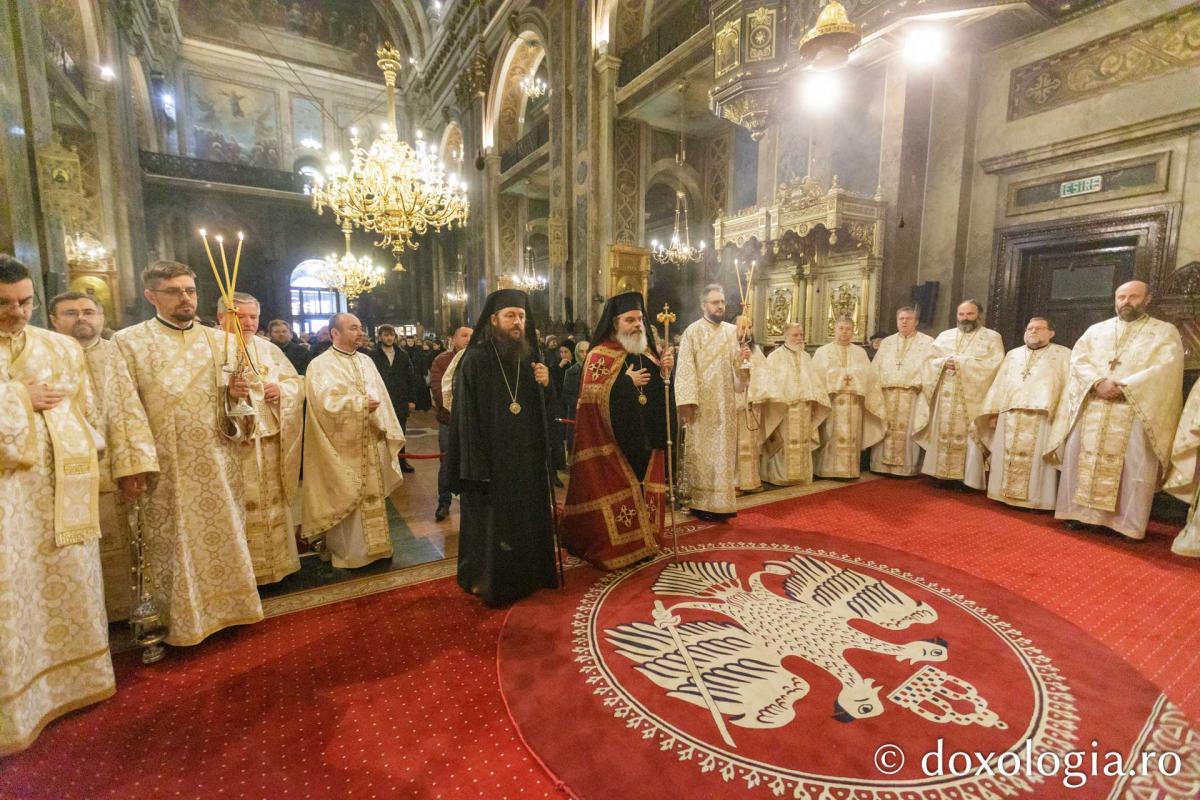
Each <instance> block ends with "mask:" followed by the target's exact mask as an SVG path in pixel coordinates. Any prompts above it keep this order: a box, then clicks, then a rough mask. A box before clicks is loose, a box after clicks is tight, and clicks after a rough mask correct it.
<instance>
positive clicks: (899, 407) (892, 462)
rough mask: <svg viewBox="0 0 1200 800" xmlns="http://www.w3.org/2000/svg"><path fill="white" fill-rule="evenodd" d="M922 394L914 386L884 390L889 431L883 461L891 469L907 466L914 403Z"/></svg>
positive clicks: (884, 444)
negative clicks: (906, 457) (909, 428)
mask: <svg viewBox="0 0 1200 800" xmlns="http://www.w3.org/2000/svg"><path fill="white" fill-rule="evenodd" d="M920 393H921V390H920V389H918V388H916V387H912V386H910V387H901V386H892V387H889V388H887V389H884V390H883V401H884V406H885V408H886V410H887V420H886V422H887V431H886V433H885V434H884V437H883V450H882V459H883V463H884V464H887V465H888V466H889V467H903V466H904V464H905V456H906V455H907V454H908V434H909V430H908V426H909V422H910V421H911V420H912V407H913V402H914V401H915V400H916V399H917V397H918V395H920Z"/></svg>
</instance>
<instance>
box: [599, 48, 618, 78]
mask: <svg viewBox="0 0 1200 800" xmlns="http://www.w3.org/2000/svg"><path fill="white" fill-rule="evenodd" d="M594 66H595V67H596V71H597V72H601V73H604V72H616V71H617V70H619V69H620V68H621V59H619V58H617V57H616V56H613V55H609V54H608V53H604V54H601V55H599V56H597V57H596V61H595V62H594Z"/></svg>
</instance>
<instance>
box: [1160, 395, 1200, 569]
mask: <svg viewBox="0 0 1200 800" xmlns="http://www.w3.org/2000/svg"><path fill="white" fill-rule="evenodd" d="M1197 454H1200V381H1197V382H1196V383H1194V384H1192V390H1191V391H1190V392H1188V397H1187V402H1186V403H1184V406H1183V414H1182V415H1180V417H1179V427H1178V428H1177V429H1176V430H1175V443H1174V444H1173V445H1172V447H1171V471H1170V473H1169V474H1168V476H1167V481H1166V483H1165V484H1164V486H1163V488H1164V489H1165V490H1166V491H1168V492H1170V493H1171V494H1173V495H1175V496H1176V497H1178V498H1179V499H1180V500H1183V501H1184V502H1185V503H1188V504H1190V505H1191V510H1190V511H1189V512H1188V517H1187V524H1186V525H1184V526H1183V530H1181V531H1180V532H1179V535H1178V536H1176V537H1175V541H1174V542H1172V543H1171V552H1172V553H1175V554H1176V555H1180V556H1190V557H1192V558H1200V522H1197V520H1196V506H1197V502H1196V501H1197V490H1198V489H1200V458H1197Z"/></svg>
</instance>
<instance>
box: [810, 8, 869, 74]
mask: <svg viewBox="0 0 1200 800" xmlns="http://www.w3.org/2000/svg"><path fill="white" fill-rule="evenodd" d="M861 41H862V31H861V30H859V27H858V26H857V25H855V24H854V23H853V22H851V21H850V18H849V17H848V16H846V9H845V8H843V7H842V4H841V3H839V2H838V1H837V0H829V2H828V3H826V4H825V8H823V9H821V14H820V16H818V17H817V22H816V24H815V25H813V26H812V28H810V29H809V31H808V32H807V33H806V34H804V37H803V38H802V39H801V40H800V57H801V58H803V59H804V60H805V61H808V62H810V63H811V64H812V66H813V68H814V69H837V68H838V67H840V66H842V65H844V64H845V63H846V59H848V58H849V57H850V51H851V50H853V49H854V48H855V47H857V46H858V43H859V42H861Z"/></svg>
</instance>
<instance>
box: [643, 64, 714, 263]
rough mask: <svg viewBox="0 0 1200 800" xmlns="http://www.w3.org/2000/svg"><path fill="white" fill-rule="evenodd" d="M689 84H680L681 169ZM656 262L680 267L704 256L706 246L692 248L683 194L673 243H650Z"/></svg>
mask: <svg viewBox="0 0 1200 800" xmlns="http://www.w3.org/2000/svg"><path fill="white" fill-rule="evenodd" d="M686 93H687V84H686V83H685V82H680V84H679V151H678V152H677V153H676V154H675V164H676V165H677V166H679V167H680V168H681V169H682V167H683V165H684V162H685V161H686V160H687V151H686V150H684V147H683V104H684V102H685V101H686V100H687V97H686ZM650 248H651V250H652V251H653V253H654V260H655V261H657V262H659V263H660V264H671V265H672V266H676V267H680V266H683V265H684V264H689V263H692V262H694V261H699V260H700V257H701V256H703V255H704V249H705V245H704V242H703V241H701V242H700V246H699V247H698V248H697V247H692V236H691V233H690V232H689V230H688V209H687V198H685V197H684V194H683V192H681V191H676V192H675V227H674V229H673V230H672V231H671V241H670V242H669V243H667V244H662V243H660V242H658V241H657V240H655V241H652V242H650Z"/></svg>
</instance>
